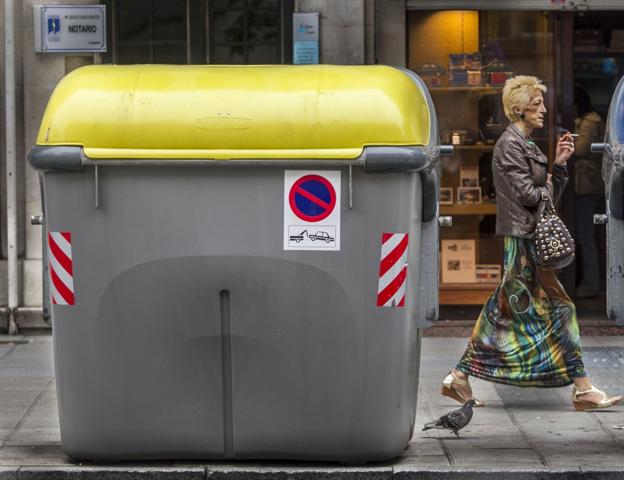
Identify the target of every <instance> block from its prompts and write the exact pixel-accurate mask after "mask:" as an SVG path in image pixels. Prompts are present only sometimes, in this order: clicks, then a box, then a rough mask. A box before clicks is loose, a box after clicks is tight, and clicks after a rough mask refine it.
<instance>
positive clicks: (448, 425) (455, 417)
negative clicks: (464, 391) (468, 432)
mask: <svg viewBox="0 0 624 480" xmlns="http://www.w3.org/2000/svg"><path fill="white" fill-rule="evenodd" d="M476 404H477V402H476V401H475V400H474V399H473V398H471V399H470V400H468V401H467V402H466V403H464V406H463V407H461V408H458V409H457V410H453V411H452V412H449V413H447V414H446V415H442V416H441V417H440V418H438V419H437V420H434V421H433V422H429V423H426V424H425V426H424V428H423V431H424V430H429V429H431V428H440V429H447V430H450V431H452V432H453V433H454V434H455V435H457V437H459V433H457V432H459V431H460V430H461V429H462V428H464V427H465V426H466V425H468V424H469V423H470V420H471V419H472V407H474V406H475V405H476Z"/></svg>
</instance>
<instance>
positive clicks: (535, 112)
mask: <svg viewBox="0 0 624 480" xmlns="http://www.w3.org/2000/svg"><path fill="white" fill-rule="evenodd" d="M522 113H524V118H523V120H524V123H526V124H527V126H529V127H530V128H542V127H543V126H544V115H545V114H546V107H545V106H544V96H543V95H542V92H540V91H539V90H536V91H535V93H534V94H533V96H532V97H531V101H530V102H529V104H528V105H527V107H526V108H525V109H524V110H523V112H522Z"/></svg>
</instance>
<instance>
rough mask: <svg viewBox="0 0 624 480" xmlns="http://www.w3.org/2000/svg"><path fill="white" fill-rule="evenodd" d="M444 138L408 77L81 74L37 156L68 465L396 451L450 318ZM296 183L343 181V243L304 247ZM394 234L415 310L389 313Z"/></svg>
mask: <svg viewBox="0 0 624 480" xmlns="http://www.w3.org/2000/svg"><path fill="white" fill-rule="evenodd" d="M437 137H438V136H437V127H436V122H435V114H434V110H433V106H432V103H431V100H430V98H429V95H428V93H427V91H426V88H425V87H424V85H423V83H422V82H421V81H420V79H418V77H416V76H415V75H413V74H411V73H410V72H407V71H401V70H398V69H394V68H390V67H383V66H371V67H333V66H314V67H288V66H275V67H212V66H184V67H179V66H155V65H152V66H123V67H122V66H92V67H85V68H82V69H79V70H76V71H74V72H72V73H71V74H69V75H68V76H67V77H66V78H65V79H63V80H62V82H61V83H60V84H59V85H58V87H57V88H56V90H55V92H54V94H53V96H52V97H51V99H50V102H49V105H48V108H47V110H46V113H45V115H44V119H43V121H42V126H41V130H40V133H39V137H38V140H37V146H36V147H34V148H33V150H32V151H31V153H30V156H29V159H30V162H31V164H32V165H33V166H34V168H36V169H38V170H39V171H40V172H41V173H40V176H41V182H42V192H43V204H44V227H45V232H46V234H47V239H48V242H47V243H48V245H47V249H48V250H47V252H46V253H47V254H48V256H49V262H48V265H49V267H50V290H51V292H50V298H51V299H52V302H51V303H52V305H51V317H52V323H53V332H54V333H53V335H54V352H55V365H56V381H57V391H58V404H59V415H60V426H61V438H62V447H63V450H64V451H65V452H66V453H67V454H68V455H69V456H71V457H74V458H86V459H173V458H176V459H185V458H195V459H201V458H214V459H218V458H228V459H232V458H235V459H254V458H274V459H313V460H338V461H367V460H381V459H387V458H390V457H394V456H396V455H398V454H400V453H401V452H402V450H403V449H404V448H405V447H406V445H407V443H408V441H409V439H410V437H411V434H412V428H413V423H414V416H415V408H416V394H417V381H418V368H419V354H420V351H419V350H420V335H419V330H418V328H419V327H420V326H423V325H425V324H426V323H427V322H428V321H430V320H433V319H435V318H436V317H437V278H438V276H437V272H438V246H437V240H438V224H437V220H438V211H437V194H438V180H437V178H438V164H439V162H438V158H437V157H438V154H439V153H440V151H441V150H442V151H443V152H444V148H442V149H441V148H440V146H439V145H437ZM447 151H448V149H447ZM328 172H329V173H328ZM298 173H301V174H302V175H303V174H305V175H320V176H323V175H325V174H327V175H328V176H329V174H331V175H333V176H334V178H338V180H337V181H336V182H335V183H334V187H335V190H336V191H338V192H339V193H340V195H336V196H337V197H339V198H337V199H336V205H335V210H336V212H339V214H340V232H339V233H340V245H339V247H338V248H336V245H334V246H333V248H334V249H333V250H309V249H296V248H294V249H286V247H285V242H287V241H288V239H286V240H285V238H284V237H285V235H286V236H288V232H285V226H284V218H285V217H284V215H285V209H286V208H287V207H286V206H285V205H288V203H287V199H288V195H289V191H287V190H288V188H287V186H286V180H285V179H286V178H287V176H288V175H292V174H294V175H295V177H296V176H297V174H298ZM292 188H294V187H292ZM301 198H303V197H301ZM301 198H299V200H298V201H300V200H301ZM315 198H316V197H315ZM319 198H320V194H319ZM313 200H314V199H313ZM317 200H318V198H317ZM317 203H318V202H317ZM320 205H321V208H326V207H323V205H324V204H323V203H322V201H320ZM308 206H310V205H308ZM317 206H318V205H317ZM312 225H313V226H314V225H316V224H315V223H314V222H312ZM301 230H303V229H301ZM317 230H323V229H320V228H319V229H317ZM299 233H300V232H298V231H297V232H296V234H299ZM308 233H310V234H315V235H317V237H318V239H319V240H321V239H322V240H324V241H323V242H320V241H318V242H316V243H315V245H328V244H329V243H330V240H329V239H328V238H331V241H333V240H335V238H334V237H335V236H336V234H335V233H334V232H333V231H332V232H329V231H328V230H327V229H325V231H324V232H321V233H319V232H312V231H311V230H310V231H309V232H308ZM308 233H306V235H308ZM388 233H391V234H393V233H401V234H407V236H406V237H405V239H406V240H405V241H406V242H407V252H406V253H407V266H406V268H405V269H403V267H404V266H405V265H399V267H400V269H403V271H404V272H405V275H406V294H405V299H404V305H401V304H400V301H399V302H397V301H393V302H392V304H391V305H390V306H386V307H383V306H377V301H378V291H379V288H380V272H381V270H380V260H381V251H382V250H381V249H382V241H383V239H384V238H386V237H384V234H388ZM332 234H333V235H334V236H331V235H332ZM321 237H322V238H321ZM306 241H310V242H312V240H311V239H309V238H306ZM298 245H299V243H298ZM319 248H320V247H319ZM403 258H404V257H403ZM397 278H398V277H397Z"/></svg>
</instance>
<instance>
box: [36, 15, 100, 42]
mask: <svg viewBox="0 0 624 480" xmlns="http://www.w3.org/2000/svg"><path fill="white" fill-rule="evenodd" d="M34 27H35V28H34V30H35V52H65V53H80V52H105V51H106V6H105V5H34Z"/></svg>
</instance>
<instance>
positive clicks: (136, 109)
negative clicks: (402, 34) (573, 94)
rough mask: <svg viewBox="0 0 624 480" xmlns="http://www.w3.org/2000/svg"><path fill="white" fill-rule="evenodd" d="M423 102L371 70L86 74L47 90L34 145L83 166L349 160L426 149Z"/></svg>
mask: <svg viewBox="0 0 624 480" xmlns="http://www.w3.org/2000/svg"><path fill="white" fill-rule="evenodd" d="M425 95H428V93H426V92H423V91H422V90H421V87H420V86H419V84H418V83H417V82H415V81H414V80H413V79H412V78H410V76H409V75H408V74H407V73H405V72H402V71H401V70H398V69H396V68H392V67H387V66H379V65H374V66H330V65H313V66H282V65H279V66H209V65H197V66H195V65H193V66H190V65H184V66H179V65H128V66H125V65H124V66H121V65H94V66H88V67H83V68H80V69H78V70H75V71H74V72H72V73H70V74H69V75H67V76H66V77H65V78H64V79H63V80H62V81H61V82H60V83H59V85H58V86H57V87H56V89H55V91H54V93H53V94H52V97H51V99H50V101H49V103H48V106H47V109H46V111H45V114H44V117H43V121H42V124H41V129H40V131H39V135H38V137H37V144H38V145H41V146H49V145H79V146H82V147H84V152H85V154H86V155H87V156H88V157H90V158H93V159H98V158H107V159H141V158H150V159H160V158H162V159H178V158H179V159H200V158H217V159H230V158H233V159H234V158H235V159H240V158H253V159H256V158H257V159H271V158H275V159H282V158H295V159H296V158H338V159H340V158H344V159H352V158H356V157H358V156H359V155H361V154H362V151H363V149H364V147H366V146H377V145H394V146H396V145H427V144H428V143H429V141H430V138H429V137H430V121H431V118H430V117H431V115H433V112H431V111H430V108H429V104H428V102H427V97H425Z"/></svg>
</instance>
